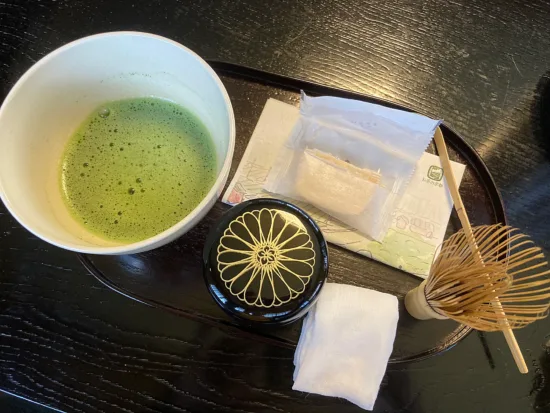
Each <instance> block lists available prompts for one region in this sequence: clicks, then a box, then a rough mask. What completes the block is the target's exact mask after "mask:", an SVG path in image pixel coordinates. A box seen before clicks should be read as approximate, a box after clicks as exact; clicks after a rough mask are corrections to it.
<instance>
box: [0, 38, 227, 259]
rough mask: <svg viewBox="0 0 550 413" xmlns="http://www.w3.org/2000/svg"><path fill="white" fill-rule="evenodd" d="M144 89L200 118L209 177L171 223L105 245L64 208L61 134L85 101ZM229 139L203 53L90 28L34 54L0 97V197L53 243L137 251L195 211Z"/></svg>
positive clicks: (88, 107)
mask: <svg viewBox="0 0 550 413" xmlns="http://www.w3.org/2000/svg"><path fill="white" fill-rule="evenodd" d="M144 96H155V97H159V98H165V99H169V100H171V101H173V102H175V103H177V104H180V105H182V106H184V107H186V108H188V109H190V110H191V111H192V112H194V113H195V114H196V115H197V116H198V117H199V118H200V119H201V120H202V121H203V123H204V124H205V125H206V127H207V128H208V130H209V131H210V133H211V135H212V138H213V140H214V143H215V147H216V152H217V158H218V162H217V179H216V182H215V183H214V185H213V186H212V188H211V189H210V191H209V192H208V194H207V195H206V196H205V197H204V199H203V200H202V202H201V203H200V204H199V205H198V206H197V207H196V208H195V209H194V210H193V211H192V212H191V213H190V214H189V215H187V216H186V217H185V218H184V219H182V220H181V221H180V222H178V223H177V224H176V225H174V226H172V227H171V228H169V229H167V230H166V231H164V232H162V233H160V234H158V235H156V236H154V237H151V238H149V239H146V240H144V241H140V242H136V243H132V244H115V243H111V242H108V241H104V240H102V239H100V238H98V237H96V236H94V235H93V234H91V233H89V232H88V231H86V230H85V229H84V228H82V226H81V225H79V224H78V223H77V222H76V221H75V220H74V219H73V218H72V216H71V215H70V214H69V212H68V209H67V208H66V206H65V204H64V202H63V200H62V198H61V192H60V185H59V175H58V174H59V165H60V159H61V155H62V152H63V149H64V147H65V144H66V142H67V140H68V139H69V138H70V136H71V133H72V132H73V131H74V130H75V129H76V128H77V127H78V126H79V125H80V123H81V122H82V121H83V120H84V119H85V118H86V117H87V116H88V114H89V113H90V112H91V111H92V110H94V109H95V108H97V107H98V106H99V105H101V104H102V103H105V102H107V101H112V100H117V99H124V98H132V97H144ZM234 146H235V119H234V116H233V109H232V107H231V102H230V100H229V97H228V95H227V92H226V90H225V88H224V86H223V84H222V83H221V81H220V79H219V78H218V76H217V75H216V74H215V73H214V71H213V70H212V69H211V68H210V66H208V64H207V63H206V62H205V61H204V60H202V59H201V58H200V57H199V56H197V55H196V54H195V53H193V52H192V51H191V50H189V49H188V48H186V47H184V46H182V45H181V44H179V43H176V42H174V41H171V40H169V39H166V38H163V37H160V36H155V35H152V34H147V33H137V32H114V33H105V34H99V35H95V36H90V37H86V38H83V39H80V40H77V41H74V42H72V43H69V44H67V45H65V46H63V47H61V48H60V49H57V50H55V51H53V52H52V53H50V54H49V55H47V56H46V57H44V58H43V59H41V60H40V61H39V62H37V63H36V64H35V65H34V66H32V67H31V68H30V69H29V70H28V71H27V72H26V73H25V74H24V75H23V77H21V79H19V81H18V82H17V83H16V84H15V86H14V87H13V89H12V90H11V92H10V93H9V94H8V96H7V97H6V100H5V101H4V103H3V105H2V108H1V109H0V196H1V198H2V200H3V201H4V204H5V205H6V207H7V208H8V210H9V211H10V212H11V213H12V215H13V216H14V217H15V218H16V219H17V220H18V221H19V222H20V223H21V224H22V225H23V226H24V227H25V228H27V229H28V230H29V231H30V232H32V233H33V234H35V235H36V236H38V237H40V238H42V239H43V240H45V241H47V242H50V243H52V244H54V245H57V246H58V247H61V248H66V249H68V250H72V251H79V252H85V253H93V254H129V253H136V252H140V251H146V250H150V249H153V248H156V247H159V246H161V245H163V244H166V243H168V242H170V241H172V240H174V239H176V238H177V237H179V236H181V235H183V234H184V233H185V232H187V231H188V230H189V229H190V228H192V227H193V226H194V225H195V224H197V222H199V220H200V219H202V218H203V217H204V215H205V214H206V213H207V212H208V210H209V209H210V208H211V207H212V205H213V204H214V202H215V201H216V199H217V198H218V197H219V195H220V193H221V191H222V189H223V186H224V184H225V182H226V180H227V176H228V174H229V168H230V166H231V159H232V157H233V149H234ZM154 218H155V217H154V216H152V217H151V219H154Z"/></svg>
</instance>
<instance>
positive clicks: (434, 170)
mask: <svg viewBox="0 0 550 413" xmlns="http://www.w3.org/2000/svg"><path fill="white" fill-rule="evenodd" d="M428 178H430V179H433V180H434V181H441V179H443V169H441V168H440V167H439V166H435V165H432V166H430V169H428Z"/></svg>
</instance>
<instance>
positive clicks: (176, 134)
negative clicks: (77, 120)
mask: <svg viewBox="0 0 550 413" xmlns="http://www.w3.org/2000/svg"><path fill="white" fill-rule="evenodd" d="M215 176H216V152H215V149H214V144H213V142H212V138H211V137H210V134H209V132H208V130H207V129H206V127H205V126H204V125H203V123H202V122H201V121H200V120H199V119H198V118H197V117H196V116H195V115H194V114H192V113H191V112H189V111H188V110H187V109H185V108H183V107H181V106H179V105H176V104H174V103H172V102H169V101H166V100H162V99H158V98H151V97H148V98H136V99H127V100H120V101H116V102H110V103H108V104H105V105H102V106H101V107H99V108H98V109H96V110H95V111H94V112H93V113H92V114H91V115H90V116H89V117H88V118H87V119H86V120H85V121H84V122H83V123H82V125H81V126H80V127H79V128H78V129H77V130H76V132H75V133H74V135H73V136H72V137H71V138H70V140H69V142H68V143H67V146H66V148H65V152H64V154H63V158H62V162H61V171H60V177H61V178H60V183H61V192H62V194H63V198H64V200H65V203H66V205H67V206H68V208H69V210H70V211H71V213H72V215H73V216H74V218H75V219H76V220H77V221H78V222H80V223H81V224H82V225H83V226H84V227H85V228H86V229H87V230H88V231H90V232H91V233H93V234H95V235H97V236H99V237H101V238H104V239H106V240H110V241H115V242H124V243H127V242H137V241H141V240H144V239H146V238H149V237H152V236H154V235H156V234H158V233H160V232H162V231H164V230H166V229H168V228H170V227H171V226H172V225H174V224H175V223H177V222H178V221H180V220H181V219H183V218H184V217H185V216H186V215H187V214H189V213H190V212H191V211H192V210H193V209H194V208H195V207H196V206H197V205H198V204H199V202H200V201H201V200H202V199H203V198H204V196H205V195H206V194H207V193H208V191H209V190H210V188H211V186H212V185H213V183H214V180H215Z"/></svg>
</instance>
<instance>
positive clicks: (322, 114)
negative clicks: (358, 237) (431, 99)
mask: <svg viewBox="0 0 550 413" xmlns="http://www.w3.org/2000/svg"><path fill="white" fill-rule="evenodd" d="M439 124H440V121H439V120H433V119H430V118H427V117H425V116H422V115H418V114H415V113H409V112H404V111H401V110H397V109H390V108H387V107H385V106H380V105H375V104H372V103H367V102H361V101H355V100H350V99H342V98H335V97H328V96H324V97H309V96H306V95H305V94H304V93H302V100H301V107H300V118H299V119H298V121H297V123H296V125H295V126H294V129H293V130H292V133H291V134H290V136H289V138H288V140H287V142H286V143H285V145H284V146H283V148H282V149H281V150H280V152H279V154H278V156H277V159H276V161H275V163H274V165H273V167H272V169H271V171H270V173H269V175H268V178H267V182H266V184H265V186H264V189H266V190H267V191H269V192H274V193H277V194H280V195H283V196H287V197H290V198H294V199H297V200H300V201H304V202H308V203H310V204H311V205H314V206H316V207H317V208H319V209H321V210H322V211H324V212H326V213H328V214H330V215H332V216H333V217H335V218H337V219H339V220H340V221H342V222H344V223H345V224H348V225H350V226H352V227H354V228H356V229H358V230H359V231H361V232H362V233H364V234H365V235H367V236H369V237H371V238H373V239H374V240H377V241H381V240H382V238H383V237H384V235H385V233H386V231H387V229H388V227H389V226H390V224H391V219H392V212H393V211H394V209H395V207H396V205H397V201H398V200H399V199H400V197H401V196H402V194H403V192H404V190H405V188H406V186H407V184H408V182H409V180H410V178H411V176H412V174H413V172H414V169H415V166H416V162H417V161H418V160H419V159H420V157H421V155H422V154H423V152H424V150H425V149H426V147H427V146H428V144H429V142H430V140H431V139H432V137H433V134H434V132H435V129H436V128H437V126H438V125H439Z"/></svg>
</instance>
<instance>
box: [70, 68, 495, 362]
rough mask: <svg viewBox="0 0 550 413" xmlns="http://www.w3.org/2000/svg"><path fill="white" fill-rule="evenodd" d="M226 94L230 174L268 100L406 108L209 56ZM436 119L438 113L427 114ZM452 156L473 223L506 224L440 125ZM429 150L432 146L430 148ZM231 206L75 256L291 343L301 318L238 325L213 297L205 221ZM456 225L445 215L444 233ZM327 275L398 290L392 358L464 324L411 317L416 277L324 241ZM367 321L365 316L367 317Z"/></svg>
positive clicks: (457, 336)
mask: <svg viewBox="0 0 550 413" xmlns="http://www.w3.org/2000/svg"><path fill="white" fill-rule="evenodd" d="M210 64H211V65H212V67H213V68H214V69H215V70H216V72H217V73H218V74H219V76H220V77H221V79H222V81H223V83H224V84H225V87H226V88H227V91H228V93H229V96H230V98H231V101H232V104H233V108H234V111H235V118H236V121H237V140H236V147H235V156H234V159H233V165H232V169H231V173H230V176H229V180H231V178H232V177H233V174H234V173H235V171H236V169H237V166H238V164H239V162H240V160H241V158H242V156H243V153H244V151H245V149H246V146H247V143H248V140H249V139H250V136H251V135H252V131H253V130H254V127H255V125H256V123H257V121H258V119H259V116H260V113H261V111H262V109H263V107H264V105H265V102H266V100H267V99H268V98H275V99H278V100H281V101H284V102H287V103H291V104H294V105H298V102H299V93H300V90H304V91H306V92H307V93H308V94H310V95H313V96H315V95H332V96H339V97H346V98H353V99H359V100H364V101H368V102H373V103H378V104H382V105H386V106H389V107H393V108H398V109H404V110H410V109H408V108H405V107H402V106H399V105H396V104H394V103H390V102H386V101H384V100H381V99H377V98H373V97H370V96H365V95H361V94H357V93H353V92H349V91H345V90H339V89H334V88H330V87H326V86H322V85H318V84H313V83H309V82H304V81H300V80H297V79H291V78H287V77H283V76H279V75H274V74H271V73H266V72H261V71H258V70H254V69H250V68H245V67H242V66H236V65H232V64H227V63H222V62H210ZM428 115H432V116H433V117H436V116H437V114H428ZM442 131H443V135H444V137H445V140H446V142H447V145H448V147H449V154H450V156H451V159H452V160H455V161H457V162H461V163H463V164H465V165H466V166H467V167H466V171H465V174H464V178H463V180H462V184H461V186H460V192H461V195H462V197H463V200H464V204H465V206H466V209H467V212H468V215H469V217H470V220H471V221H472V224H473V225H480V224H494V223H505V222H506V221H505V219H506V218H505V214H504V208H503V205H502V200H501V198H500V195H499V192H498V190H497V188H496V186H495V183H494V181H493V179H492V177H491V175H490V173H489V172H488V170H487V168H486V166H485V164H484V163H483V161H482V160H481V159H480V157H479V156H478V154H477V153H476V152H475V150H474V149H473V148H472V147H471V146H469V145H468V144H467V143H466V142H465V141H464V140H463V139H462V138H461V137H460V136H459V135H458V134H457V133H456V132H454V131H453V130H452V129H450V128H449V127H448V126H446V125H442ZM429 151H432V152H433V151H434V148H433V147H430V148H429ZM228 208H229V207H228V206H226V205H223V204H222V203H220V202H218V203H217V204H216V205H215V206H214V208H213V209H212V210H211V211H210V213H209V214H208V215H207V216H206V218H205V219H203V220H202V221H201V222H200V223H199V224H198V225H197V226H196V227H195V228H194V229H193V230H191V231H190V232H188V233H187V234H185V235H184V236H183V237H181V238H180V239H178V240H176V241H174V242H172V243H171V244H169V245H166V246H164V247H162V248H159V249H156V250H153V251H149V252H145V253H140V254H135V255H123V256H96V255H80V259H81V261H82V263H83V264H84V266H85V267H86V268H87V269H88V270H89V271H90V273H91V274H93V275H94V276H95V277H96V278H97V279H98V280H99V281H101V282H102V283H103V284H105V285H106V286H108V287H109V288H111V289H113V290H114V291H116V292H118V293H120V294H123V295H125V296H127V297H129V298H131V299H134V300H136V301H139V302H142V303H144V304H147V305H150V306H154V307H158V308H161V309H164V310H166V311H169V312H172V313H175V314H178V315H181V316H183V317H187V318H190V319H194V320H197V321H200V322H203V323H207V324H209V325H214V326H217V327H219V328H222V329H224V330H226V331H227V332H228V333H230V334H233V335H238V336H243V337H247V338H248V339H253V340H261V341H264V342H268V343H271V344H273V345H278V346H285V347H291V348H293V347H294V346H295V345H296V343H297V340H298V337H299V333H300V327H301V323H300V322H297V323H293V324H291V325H288V326H286V327H281V328H273V329H268V330H264V329H262V330H261V331H260V330H253V329H250V330H246V329H243V328H242V327H239V326H238V325H237V323H236V322H235V320H234V319H232V318H231V317H230V316H229V315H227V314H226V313H225V312H224V311H223V310H222V309H221V308H219V307H218V305H217V304H216V303H215V302H214V300H213V299H212V297H211V296H210V294H209V293H208V291H207V289H206V286H205V283H204V281H203V275H202V265H201V255H202V249H203V244H204V242H205V240H206V236H207V234H208V232H209V229H210V227H211V226H212V225H213V224H214V223H215V222H216V221H217V220H218V219H219V218H220V217H221V215H222V214H223V213H224V212H225V211H227V209H228ZM458 228H459V222H458V218H457V217H456V216H455V215H454V212H453V215H452V216H451V220H450V223H449V227H448V228H447V234H451V233H453V232H455V231H456V230H457V229H458ZM329 254H330V272H329V277H328V281H329V282H338V283H346V284H353V285H358V286H362V287H366V288H371V289H374V290H378V291H383V292H387V293H390V294H394V295H396V296H397V297H398V298H399V300H400V319H399V324H398V330H397V336H396V340H395V344H394V350H393V353H392V357H391V359H390V363H400V362H406V361H413V360H421V359H424V358H427V357H430V356H432V355H435V354H438V353H441V352H443V351H445V350H448V349H449V348H451V347H452V346H454V345H455V344H456V343H458V342H459V341H460V340H461V339H463V338H464V337H465V336H466V335H467V334H468V333H469V332H470V329H469V328H468V327H465V326H463V325H459V324H457V323H456V322H454V321H451V320H445V321H439V320H431V321H422V322H420V321H416V320H414V319H412V318H411V317H410V316H409V315H408V313H407V312H406V310H405V309H404V307H403V297H404V295H405V294H406V293H407V291H409V290H410V289H411V288H414V287H415V286H417V285H418V284H419V283H420V281H421V280H420V279H418V278H416V277H414V276H412V275H409V274H407V273H404V272H402V271H400V270H397V269H395V268H392V267H389V266H386V265H383V264H380V263H378V262H376V261H373V260H369V259H367V258H365V257H362V256H360V255H358V254H354V253H352V252H350V251H347V250H345V249H342V248H339V247H335V246H333V245H330V247H329ZM365 322H368V320H365Z"/></svg>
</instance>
